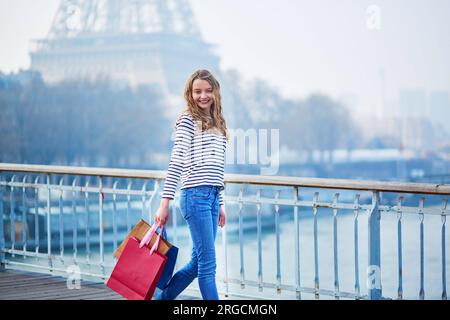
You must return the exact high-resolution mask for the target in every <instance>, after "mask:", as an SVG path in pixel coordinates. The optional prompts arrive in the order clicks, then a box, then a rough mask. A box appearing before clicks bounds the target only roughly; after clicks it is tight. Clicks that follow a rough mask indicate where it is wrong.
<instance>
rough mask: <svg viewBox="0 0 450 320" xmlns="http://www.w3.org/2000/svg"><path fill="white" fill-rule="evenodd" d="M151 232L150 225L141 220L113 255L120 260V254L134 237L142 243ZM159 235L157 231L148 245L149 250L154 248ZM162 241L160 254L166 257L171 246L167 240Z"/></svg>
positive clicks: (159, 248) (159, 249)
mask: <svg viewBox="0 0 450 320" xmlns="http://www.w3.org/2000/svg"><path fill="white" fill-rule="evenodd" d="M149 230H150V225H149V224H148V223H147V222H145V220H144V219H140V220H139V221H138V223H137V224H136V225H135V226H134V227H133V229H132V230H131V231H130V233H129V234H128V235H127V236H126V238H125V240H123V241H122V243H121V244H120V246H119V247H118V248H117V249H116V251H114V254H113V255H114V257H116V259H119V257H120V254H121V253H122V251H123V249H124V248H125V246H126V245H127V241H128V239H130V238H132V237H136V238H137V239H138V240H139V241H140V240H142V238H143V237H144V236H145V234H146V233H147V232H148V231H149ZM163 230H164V229H163ZM158 233H159V232H158V231H157V232H156V234H154V235H153V236H152V238H151V240H150V242H149V244H148V247H149V248H151V247H152V246H153V244H154V243H155V241H156V238H157V236H158ZM165 238H167V237H165ZM161 240H162V241H161V243H160V245H159V247H158V252H159V253H161V254H163V255H165V254H166V253H167V251H169V248H170V246H171V244H170V243H168V242H167V241H166V240H165V239H161Z"/></svg>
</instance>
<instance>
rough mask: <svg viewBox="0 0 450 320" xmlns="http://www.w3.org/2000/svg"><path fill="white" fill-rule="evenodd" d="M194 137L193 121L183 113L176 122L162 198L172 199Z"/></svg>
mask: <svg viewBox="0 0 450 320" xmlns="http://www.w3.org/2000/svg"><path fill="white" fill-rule="evenodd" d="M193 137H194V122H193V121H192V120H191V119H190V118H189V116H188V115H183V116H182V117H181V118H180V119H179V120H178V121H177V124H176V132H175V143H174V146H173V149H172V155H171V158H170V162H169V167H168V169H167V176H166V180H165V182H164V189H163V193H162V198H167V199H170V200H173V198H174V196H175V191H176V189H177V185H178V181H179V180H180V176H181V172H182V171H183V164H184V160H185V156H186V152H187V150H188V149H189V148H190V145H191V141H192V138H193Z"/></svg>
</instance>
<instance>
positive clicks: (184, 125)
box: [162, 112, 227, 205]
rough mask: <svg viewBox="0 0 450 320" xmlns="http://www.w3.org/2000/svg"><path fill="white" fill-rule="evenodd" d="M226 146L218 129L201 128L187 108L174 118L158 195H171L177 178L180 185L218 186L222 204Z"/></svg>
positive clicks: (172, 196) (173, 192)
mask: <svg viewBox="0 0 450 320" xmlns="http://www.w3.org/2000/svg"><path fill="white" fill-rule="evenodd" d="M226 147H227V140H226V138H225V136H224V135H222V134H221V133H220V132H219V131H218V130H216V129H215V128H213V129H210V130H208V131H202V129H201V122H200V121H198V122H197V121H194V119H193V118H192V115H191V114H190V113H188V112H185V113H183V114H182V116H181V117H180V118H179V119H178V120H177V122H176V131H175V142H174V146H173V149H172V154H171V158H170V162H169V168H168V169H167V176H166V180H165V183H164V189H163V194H162V197H163V198H169V199H173V198H174V195H175V190H176V188H177V185H178V181H179V180H180V178H181V189H185V188H190V187H196V186H201V185H214V186H220V187H221V188H220V193H219V204H220V205H221V204H223V190H224V189H225V185H224V167H225V151H226Z"/></svg>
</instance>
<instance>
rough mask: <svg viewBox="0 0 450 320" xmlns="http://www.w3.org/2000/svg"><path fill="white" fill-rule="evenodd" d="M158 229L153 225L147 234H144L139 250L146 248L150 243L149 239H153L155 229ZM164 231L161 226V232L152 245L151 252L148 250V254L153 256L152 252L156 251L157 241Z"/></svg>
mask: <svg viewBox="0 0 450 320" xmlns="http://www.w3.org/2000/svg"><path fill="white" fill-rule="evenodd" d="M157 228H158V226H157V225H156V223H154V224H153V225H152V226H151V228H150V230H148V231H147V233H146V234H145V236H144V237H143V238H142V240H141V242H140V243H139V248H142V247H143V246H146V245H148V244H149V243H150V239H151V238H152V237H153V235H154V234H155V232H156V229H157ZM163 230H164V226H161V232H160V233H159V234H158V238H157V239H156V241H155V243H154V244H153V246H152V248H151V250H150V254H153V252H154V251H155V250H156V249H158V246H159V240H160V238H161V234H162V233H163Z"/></svg>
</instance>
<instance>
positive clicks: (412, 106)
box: [399, 89, 429, 119]
mask: <svg viewBox="0 0 450 320" xmlns="http://www.w3.org/2000/svg"><path fill="white" fill-rule="evenodd" d="M399 107H400V110H399V111H400V117H402V118H404V117H407V118H416V119H417V118H423V117H424V118H428V117H429V111H428V107H427V95H426V92H425V90H424V89H406V90H400V93H399Z"/></svg>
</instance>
